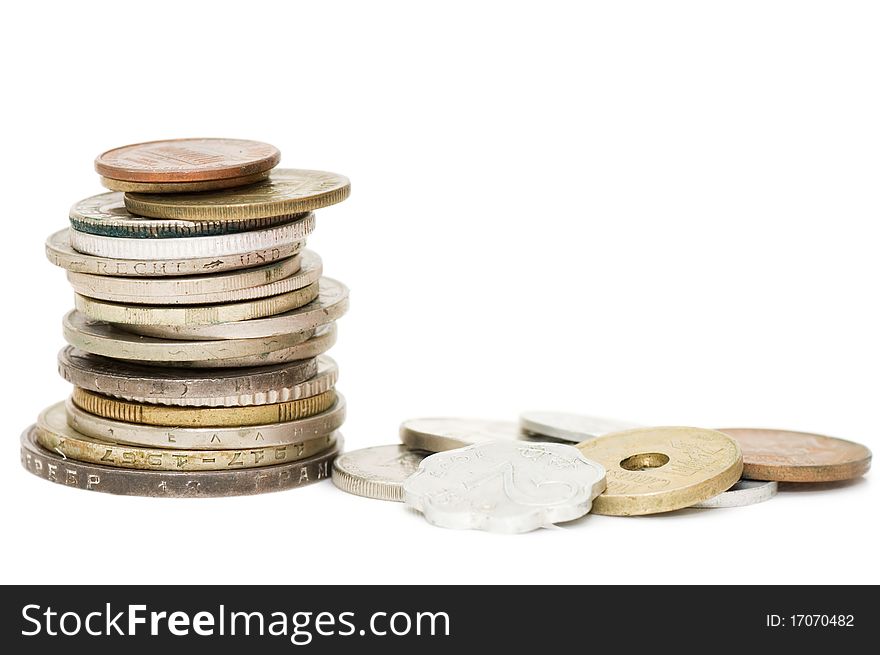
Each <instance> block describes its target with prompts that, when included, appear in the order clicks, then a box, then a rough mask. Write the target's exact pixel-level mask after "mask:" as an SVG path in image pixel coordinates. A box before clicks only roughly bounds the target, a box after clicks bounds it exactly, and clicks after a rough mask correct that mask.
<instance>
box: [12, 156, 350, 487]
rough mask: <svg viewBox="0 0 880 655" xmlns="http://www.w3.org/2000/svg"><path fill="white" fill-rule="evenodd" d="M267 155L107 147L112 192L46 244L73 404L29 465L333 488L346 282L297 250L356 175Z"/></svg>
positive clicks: (88, 474)
mask: <svg viewBox="0 0 880 655" xmlns="http://www.w3.org/2000/svg"><path fill="white" fill-rule="evenodd" d="M279 160H280V152H279V151H278V149H277V148H275V147H274V146H271V145H269V144H266V143H260V142H256V141H242V140H234V139H179V140H173V141H155V142H150V143H140V144H135V145H131V146H125V147H122V148H117V149H114V150H110V151H108V152H105V153H103V154H102V155H100V156H99V157H98V158H97V159H96V161H95V168H96V169H97V171H98V173H99V174H100V175H101V181H102V183H103V184H104V186H105V187H107V188H109V189H111V190H112V192H111V193H103V194H100V195H96V196H92V197H90V198H86V199H85V200H81V201H80V202H78V203H76V204H75V205H74V206H73V207H72V208H71V210H70V227H69V228H68V229H64V230H61V231H59V232H56V233H55V234H53V235H51V236H50V237H49V239H48V240H47V242H46V254H47V256H48V258H49V260H50V261H51V262H52V263H54V264H56V265H57V266H60V267H62V268H64V269H66V270H67V278H68V280H69V282H70V284H71V285H72V286H73V289H74V291H75V295H74V299H75V307H76V308H75V309H74V310H73V311H71V312H69V313H68V314H67V315H66V316H65V317H64V321H63V327H64V337H65V339H66V340H67V342H68V343H69V344H70V345H69V346H68V347H66V348H64V349H63V350H62V351H61V352H60V353H59V356H58V367H59V371H60V373H61V375H62V376H63V377H64V378H65V379H66V380H68V381H70V382H71V383H73V385H74V390H73V394H72V396H71V397H70V398H69V399H68V400H67V401H66V402H61V403H58V404H56V405H52V406H51V407H49V408H47V409H46V410H45V411H43V413H42V414H40V416H39V419H38V420H37V423H36V424H35V425H33V426H31V427H30V428H28V429H27V430H26V431H25V432H24V434H23V435H22V438H21V454H22V463H23V465H24V466H25V468H26V469H27V470H28V471H30V472H31V473H34V474H36V475H38V476H40V477H43V478H45V479H47V480H50V481H53V482H57V483H60V484H64V485H68V486H73V487H79V488H83V489H90V490H93V491H103V492H109V493H118V494H134V495H147V496H222V495H235V494H253V493H261V492H265V491H273V490H278V489H286V488H292V487H298V486H302V485H305V484H307V483H310V482H314V481H317V480H321V479H324V478H328V477H329V465H330V462H332V460H333V458H334V457H335V456H336V454H337V453H338V452H339V451H340V450H341V449H342V437H341V435H340V434H339V432H338V430H339V428H340V426H341V425H342V423H343V420H344V418H345V400H344V398H343V397H342V395H341V394H339V393H338V392H337V391H336V389H335V386H336V379H337V374H338V372H337V366H336V363H335V362H334V361H333V360H332V359H331V358H330V357H328V356H327V355H325V354H324V353H326V351H327V350H328V349H329V348H330V347H331V346H332V345H333V344H334V342H335V340H336V325H335V322H336V319H338V318H339V317H341V316H342V315H343V314H344V313H345V311H346V309H347V307H348V289H347V288H346V287H345V286H344V285H342V284H341V283H339V282H337V281H335V280H332V279H330V278H326V277H322V272H323V267H322V262H321V259H320V257H318V255H317V254H315V253H314V252H312V251H309V250H305V249H304V246H305V243H306V239H307V237H308V236H309V234H311V232H312V230H313V229H314V227H315V217H314V214H313V213H312V212H313V211H314V210H316V209H319V208H321V207H326V206H328V205H332V204H335V203H338V202H341V201H342V200H345V199H346V198H347V197H348V194H349V190H350V185H349V181H348V179H347V178H345V177H343V176H341V175H336V174H334V173H326V172H322V171H312V170H294V169H279V168H275V166H276V165H277V164H278V162H279Z"/></svg>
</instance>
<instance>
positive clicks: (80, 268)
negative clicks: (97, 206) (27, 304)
mask: <svg viewBox="0 0 880 655" xmlns="http://www.w3.org/2000/svg"><path fill="white" fill-rule="evenodd" d="M303 244H304V241H294V242H292V243H283V244H274V245H271V246H269V247H266V248H261V249H258V250H248V251H247V252H241V253H238V254H235V255H229V256H224V257H217V256H209V257H192V258H189V259H187V258H182V259H163V260H157V259H125V258H118V257H96V256H94V255H86V254H84V253H81V252H79V251H77V250H74V249H73V247H72V246H71V245H70V229H69V228H64V229H63V230H59V231H58V232H56V233H55V234H52V235H51V236H50V237H49V238H48V239H47V240H46V258H47V259H48V260H49V261H50V262H52V263H53V264H55V266H59V267H61V268H64V269H66V270H68V271H70V272H72V273H87V274H90V275H113V276H124V277H143V278H154V277H166V276H180V275H204V274H205V273H221V272H225V271H235V270H239V269H244V268H251V267H254V266H262V265H264V264H268V263H270V262H274V261H278V260H280V259H285V258H288V257H291V256H293V255H296V254H297V253H298V252H299V251H300V250H302V248H303Z"/></svg>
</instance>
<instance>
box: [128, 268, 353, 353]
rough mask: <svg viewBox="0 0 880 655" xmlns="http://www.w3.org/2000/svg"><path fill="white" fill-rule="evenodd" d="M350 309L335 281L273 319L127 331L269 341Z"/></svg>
mask: <svg viewBox="0 0 880 655" xmlns="http://www.w3.org/2000/svg"><path fill="white" fill-rule="evenodd" d="M346 310H348V288H347V287H346V286H345V285H344V284H342V283H341V282H338V281H336V280H334V279H332V278H328V277H322V278H321V279H320V280H318V297H317V298H315V300H313V301H312V302H310V303H309V304H308V305H304V306H302V307H300V308H299V309H294V310H292V311H289V312H284V313H283V314H276V315H275V316H270V317H269V318H256V319H251V320H249V321H239V322H237V323H221V324H217V325H187V326H174V325H130V326H126V329H127V330H129V331H131V332H135V333H137V334H142V335H145V336H151V337H158V338H160V339H179V340H190V339H236V338H238V339H245V338H248V339H267V338H270V337H275V336H279V335H283V334H289V333H291V332H302V331H304V330H313V329H316V328H320V327H321V326H324V325H327V324H328V323H331V322H333V321H335V320H337V319H338V318H341V317H342V316H343V315H344V314H345V312H346Z"/></svg>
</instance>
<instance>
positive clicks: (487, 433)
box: [400, 417, 521, 453]
mask: <svg viewBox="0 0 880 655" xmlns="http://www.w3.org/2000/svg"><path fill="white" fill-rule="evenodd" d="M520 438H521V434H520V431H519V427H517V425H516V423H510V422H508V421H487V420H484V419H475V418H448V417H444V418H413V419H409V420H408V421H404V422H403V423H401V424H400V440H401V441H402V442H403V443H404V444H406V445H407V446H408V447H409V448H412V449H414V450H426V451H428V452H429V453H439V452H442V451H444V450H453V449H455V448H464V447H465V446H472V445H474V444H478V443H486V442H490V441H499V440H507V441H516V440H518V439H520Z"/></svg>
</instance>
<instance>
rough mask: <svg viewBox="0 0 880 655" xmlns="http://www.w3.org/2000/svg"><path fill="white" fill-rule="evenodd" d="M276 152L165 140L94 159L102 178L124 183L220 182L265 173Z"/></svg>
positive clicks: (227, 142) (231, 142) (241, 142)
mask: <svg viewBox="0 0 880 655" xmlns="http://www.w3.org/2000/svg"><path fill="white" fill-rule="evenodd" d="M280 160H281V152H279V150H278V148H276V147H275V146H273V145H270V144H268V143H262V142H260V141H249V140H246V139H167V140H164V141H149V142H147V143H133V144H131V145H127V146H122V147H121V148H114V149H113V150H108V151H107V152H104V153H101V154H100V155H98V157H97V158H96V159H95V170H96V171H97V172H98V174H99V175H101V176H103V177H109V178H112V179H114V180H124V181H128V182H163V183H167V182H193V181H198V180H223V179H227V178H231V177H242V176H245V175H252V174H254V173H260V172H262V171H267V170H269V169H271V168H272V167H273V166H276V165H277V164H278V162H279V161H280Z"/></svg>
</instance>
